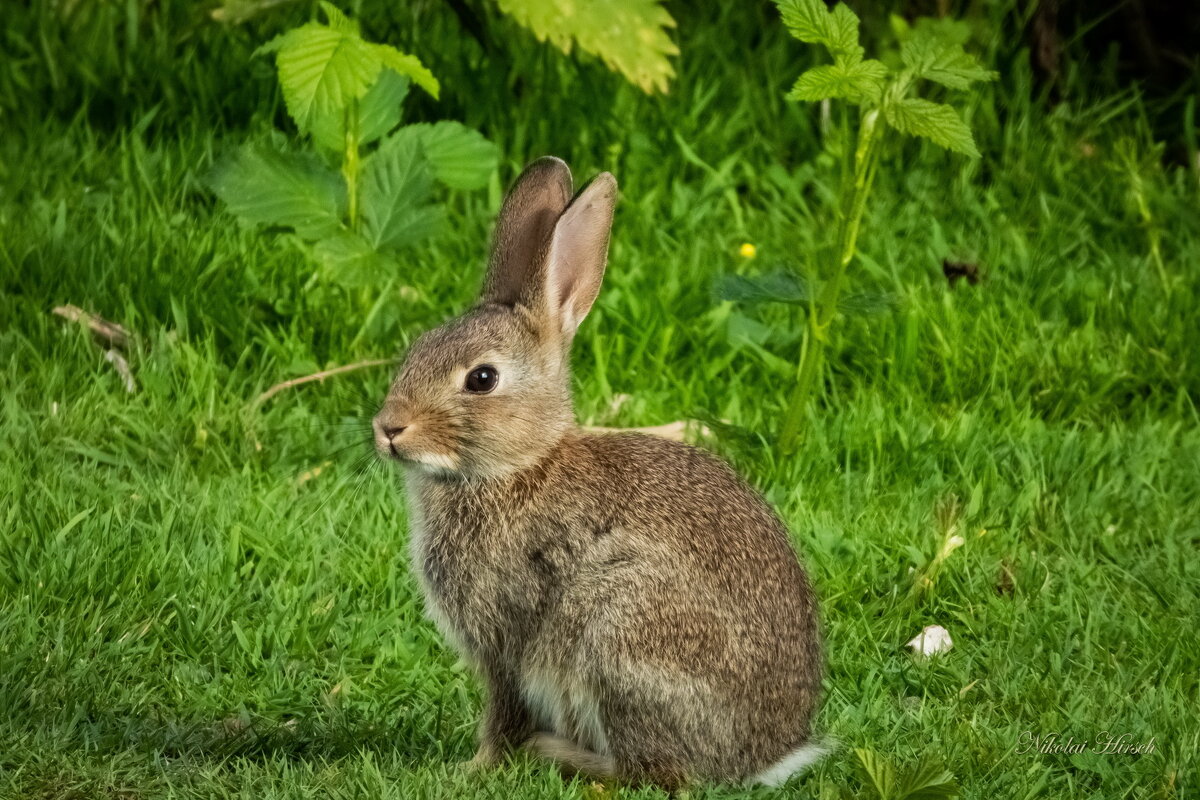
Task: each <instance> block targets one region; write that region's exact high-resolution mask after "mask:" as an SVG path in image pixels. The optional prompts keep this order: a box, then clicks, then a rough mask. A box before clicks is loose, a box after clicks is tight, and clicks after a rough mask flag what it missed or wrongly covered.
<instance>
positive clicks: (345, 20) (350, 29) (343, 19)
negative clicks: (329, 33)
mask: <svg viewBox="0 0 1200 800" xmlns="http://www.w3.org/2000/svg"><path fill="white" fill-rule="evenodd" d="M321 10H322V11H324V12H325V19H326V20H327V21H328V23H329V27H331V28H333V29H334V30H335V31H341V32H342V33H350V34H353V35H355V36H360V35H361V32H360V31H359V29H358V23H357V22H354V21H353V20H351V19H350V18H349V17H347V16H346V15H345V14H343V13H342V10H341V9H340V8H338V7H337V6H335V5H334V4H333V3H328V2H326V1H325V0H321Z"/></svg>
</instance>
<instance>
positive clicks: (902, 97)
mask: <svg viewBox="0 0 1200 800" xmlns="http://www.w3.org/2000/svg"><path fill="white" fill-rule="evenodd" d="M775 4H776V5H777V6H778V7H779V10H780V13H781V14H782V16H783V22H784V24H785V25H786V26H787V28H788V30H789V31H790V32H791V34H792V35H793V36H795V37H796V38H797V39H799V40H800V41H802V42H807V43H809V44H819V45H821V46H823V47H824V48H825V49H826V50H828V51H829V54H830V56H831V57H832V58H833V63H832V64H825V65H822V66H818V67H813V68H812V69H810V70H808V71H807V72H805V73H804V74H802V75H801V76H800V78H799V79H798V80H797V81H796V84H795V86H793V87H792V90H791V92H790V93H789V94H788V97H789V98H790V99H793V100H805V101H809V102H820V101H824V100H842V101H844V102H846V103H849V104H851V105H853V106H857V107H858V108H859V112H860V113H859V115H858V129H857V140H856V141H855V142H854V145H853V147H852V148H850V147H849V146H848V147H847V153H846V160H845V169H844V170H843V177H842V181H841V185H840V187H839V196H838V203H837V226H836V234H835V240H834V245H833V250H832V253H831V255H830V256H829V258H828V260H827V261H826V263H824V264H822V265H818V270H817V272H818V276H817V277H818V278H819V285H817V286H816V289H815V290H814V291H811V292H808V291H804V302H803V305H804V306H805V307H806V312H807V313H806V323H805V330H804V335H803V338H802V340H801V346H800V355H799V359H798V362H797V378H796V385H795V387H794V388H793V390H792V395H791V398H790V399H789V401H788V408H787V412H786V416H785V418H784V424H783V430H782V433H781V437H780V443H781V445H782V446H783V448H784V450H785V451H790V450H792V449H794V448H795V445H796V443H797V440H798V438H799V434H800V430H801V427H802V424H803V420H804V415H805V411H806V409H807V407H808V404H809V401H810V399H811V397H812V394H813V392H814V390H815V389H816V388H817V387H818V386H819V384H820V376H821V373H822V371H823V366H824V355H825V347H826V345H827V343H828V341H829V335H830V334H829V331H830V327H831V326H832V324H833V321H834V319H835V317H836V315H837V311H838V307H839V299H840V297H841V294H842V290H843V288H844V284H845V283H846V270H847V267H849V266H850V264H851V262H853V261H854V255H855V252H856V247H857V243H858V234H859V228H860V226H861V223H862V219H863V212H864V211H865V210H866V206H867V200H868V198H869V197H870V194H871V187H872V185H873V184H874V181H875V174H876V172H877V170H878V167H879V155H880V152H881V148H882V145H883V144H884V142H885V141H886V140H887V139H888V138H889V132H896V133H903V134H908V135H910V136H919V137H922V138H924V139H928V140H929V141H931V142H933V143H934V144H937V145H940V146H941V147H944V148H947V149H949V150H953V151H955V152H957V153H961V154H963V155H966V156H969V157H972V158H975V157H978V156H979V151H978V150H977V149H976V147H975V141H974V138H973V137H972V136H971V130H970V128H968V127H967V125H966V123H964V122H963V120H962V118H961V117H960V116H959V115H958V112H957V111H955V110H954V108H952V107H951V106H949V105H946V104H944V103H937V102H933V101H931V100H927V99H924V98H921V97H916V96H914V92H915V90H916V89H917V87H918V86H919V85H920V84H921V82H922V81H927V82H932V83H936V84H940V85H941V86H944V87H946V88H949V89H967V88H969V87H970V86H971V84H973V83H975V82H977V81H990V80H993V79H995V77H996V73H994V72H991V71H989V70H986V69H984V68H983V67H981V66H980V65H979V63H978V62H977V61H976V60H975V58H974V57H972V56H970V55H968V54H967V53H966V52H965V51H964V50H963V48H962V45H961V44H959V43H958V42H955V41H952V40H950V39H948V38H946V37H944V36H939V35H937V31H936V30H935V29H933V28H914V29H913V30H912V31H911V32H910V35H909V36H908V38H907V39H906V40H905V41H904V42H903V44H902V45H901V48H900V62H901V66H899V67H898V68H891V67H889V66H888V65H886V64H884V63H883V62H882V61H877V60H875V59H870V58H864V50H863V47H862V45H861V44H859V38H858V24H859V20H858V17H857V16H856V15H855V13H854V12H853V11H851V10H850V9H849V8H848V7H847V6H846V5H845V4H841V3H839V4H838V5H837V6H836V7H834V8H833V9H829V8H827V7H826V6H825V3H824V2H823V0H775ZM849 141H850V140H849V139H847V143H849ZM775 283H778V281H777V280H776V281H775ZM814 283H816V282H814ZM743 291H744V287H743ZM763 291H767V292H768V293H769V291H770V290H769V289H768V288H765V287H759V294H762V292H763ZM777 299H779V300H783V301H785V302H796V298H795V297H790V296H789V297H786V298H785V297H780V298H777Z"/></svg>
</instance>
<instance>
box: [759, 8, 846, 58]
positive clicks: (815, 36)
mask: <svg viewBox="0 0 1200 800" xmlns="http://www.w3.org/2000/svg"><path fill="white" fill-rule="evenodd" d="M775 5H777V6H778V7H779V13H780V15H781V16H782V17H783V24H784V25H786V26H787V29H788V30H789V31H791V34H792V36H795V37H796V38H797V39H799V40H800V41H802V42H808V43H809V44H820V45H824V46H825V47H826V48H828V49H829V51H830V52H831V53H833V54H834V55H837V54H839V53H857V54H859V55H861V54H862V51H863V50H862V47H860V46H859V44H858V16H857V15H856V14H855V13H854V12H853V11H851V10H850V8H849V7H848V6H846V4H845V3H838V5H837V6H836V7H835V8H834V9H833V10H832V11H830V10H829V9H828V8H827V7H826V6H825V2H824V0H775Z"/></svg>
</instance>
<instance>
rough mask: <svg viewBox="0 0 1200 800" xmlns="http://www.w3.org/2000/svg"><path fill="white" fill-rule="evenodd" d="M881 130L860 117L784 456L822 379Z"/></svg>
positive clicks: (788, 417)
mask: <svg viewBox="0 0 1200 800" xmlns="http://www.w3.org/2000/svg"><path fill="white" fill-rule="evenodd" d="M880 125H881V123H880V121H879V111H878V110H872V111H868V112H867V113H866V114H865V115H864V116H863V118H862V123H861V125H860V126H859V129H858V142H857V146H856V147H855V153H854V183H853V184H852V185H850V186H849V187H847V188H846V193H845V194H843V199H842V202H841V209H840V213H839V215H838V228H837V245H836V248H835V250H834V256H835V258H836V261H835V262H834V264H833V269H832V270H831V271H830V275H829V278H828V280H826V281H825V283H824V285H823V286H822V287H821V291H820V293H819V294H818V295H817V297H816V299H815V300H814V301H813V303H812V304H811V305H810V306H809V309H808V317H807V325H806V326H805V329H804V338H803V340H802V342H801V345H800V361H799V366H798V368H797V373H796V385H795V387H794V388H793V389H792V396H791V399H790V400H789V401H788V408H787V412H786V414H785V416H784V422H783V431H782V433H781V435H780V445H781V447H782V448H783V451H784V452H785V453H792V452H794V451H795V449H796V444H797V442H798V440H799V437H800V429H801V427H802V425H803V422H804V412H805V411H806V410H807V409H808V404H809V401H810V399H811V397H812V394H813V392H814V390H815V388H816V387H817V385H818V380H819V379H820V376H821V372H822V367H823V365H824V358H825V345H826V344H827V343H828V341H829V333H828V331H829V326H830V325H831V324H832V323H833V320H834V317H835V316H836V315H837V306H838V297H839V295H840V294H841V291H842V283H843V282H844V280H845V276H846V268H847V267H848V266H850V262H851V261H853V260H854V254H855V251H856V247H857V245H858V231H859V228H860V227H861V224H862V218H863V213H864V212H865V211H866V207H867V197H868V196H869V195H870V193H871V185H872V184H873V183H874V181H875V171H876V166H877V163H878V157H879V132H880Z"/></svg>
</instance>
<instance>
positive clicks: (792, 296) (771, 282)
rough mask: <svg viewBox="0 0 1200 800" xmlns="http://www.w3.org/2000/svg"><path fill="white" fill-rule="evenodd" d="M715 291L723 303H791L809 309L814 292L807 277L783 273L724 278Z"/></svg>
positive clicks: (782, 271) (727, 276)
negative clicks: (728, 301) (730, 301)
mask: <svg viewBox="0 0 1200 800" xmlns="http://www.w3.org/2000/svg"><path fill="white" fill-rule="evenodd" d="M714 291H715V293H716V295H717V297H718V298H720V299H721V300H732V301H733V302H735V303H749V304H754V303H788V304H790V305H801V306H807V305H808V304H809V303H811V302H812V299H813V298H812V291H811V290H810V288H809V285H808V281H807V280H805V279H804V276H802V275H797V274H796V273H794V272H788V271H784V270H780V271H778V272H768V273H766V274H765V275H722V276H721V277H720V278H718V279H717V282H716V285H715V287H714Z"/></svg>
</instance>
